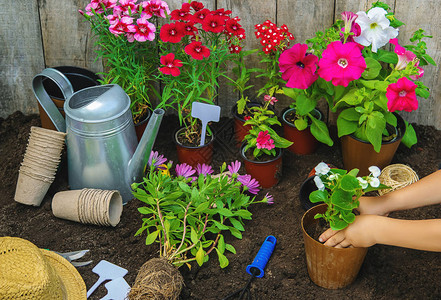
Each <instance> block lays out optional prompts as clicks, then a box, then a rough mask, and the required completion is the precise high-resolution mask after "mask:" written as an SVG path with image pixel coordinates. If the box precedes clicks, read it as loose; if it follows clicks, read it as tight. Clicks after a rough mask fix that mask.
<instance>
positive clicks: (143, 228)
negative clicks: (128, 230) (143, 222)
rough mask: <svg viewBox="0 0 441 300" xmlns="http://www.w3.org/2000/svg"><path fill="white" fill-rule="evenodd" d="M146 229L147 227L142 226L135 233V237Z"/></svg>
mask: <svg viewBox="0 0 441 300" xmlns="http://www.w3.org/2000/svg"><path fill="white" fill-rule="evenodd" d="M147 228H148V227H147V226H142V227H141V228H139V229H138V231H137V232H136V233H135V236H138V235H140V234H141V233H143V232H144V230H146V229H147Z"/></svg>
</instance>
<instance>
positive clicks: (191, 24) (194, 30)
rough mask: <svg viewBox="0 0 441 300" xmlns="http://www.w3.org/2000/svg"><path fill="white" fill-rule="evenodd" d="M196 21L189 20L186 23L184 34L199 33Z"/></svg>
mask: <svg viewBox="0 0 441 300" xmlns="http://www.w3.org/2000/svg"><path fill="white" fill-rule="evenodd" d="M194 24H195V23H194V22H193V21H189V22H187V23H184V34H185V35H195V34H196V33H198V29H197V28H196V26H194Z"/></svg>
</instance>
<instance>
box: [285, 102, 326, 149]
mask: <svg viewBox="0 0 441 300" xmlns="http://www.w3.org/2000/svg"><path fill="white" fill-rule="evenodd" d="M292 113H295V108H290V109H287V110H286V111H285V112H284V113H283V115H282V120H283V136H284V137H285V139H287V140H289V141H291V142H293V144H292V145H291V146H289V147H288V150H289V151H291V152H292V153H295V154H300V155H305V154H311V153H314V151H315V150H316V149H317V147H318V145H319V141H317V139H316V138H315V137H314V136H313V135H312V133H311V127H310V126H309V125H308V127H306V128H305V129H304V130H298V129H297V128H296V127H295V125H294V124H293V123H291V122H290V121H288V120H287V117H289V115H290V114H292ZM313 114H314V116H315V117H316V118H318V119H319V120H322V119H323V115H322V113H321V112H320V111H319V110H318V109H314V111H313Z"/></svg>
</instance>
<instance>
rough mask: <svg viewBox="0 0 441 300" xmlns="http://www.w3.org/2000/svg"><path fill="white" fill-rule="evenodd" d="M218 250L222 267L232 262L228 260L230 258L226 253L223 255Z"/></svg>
mask: <svg viewBox="0 0 441 300" xmlns="http://www.w3.org/2000/svg"><path fill="white" fill-rule="evenodd" d="M216 252H217V256H218V257H219V265H220V267H221V268H222V269H223V268H225V267H227V266H228V264H229V263H230V262H229V261H228V258H227V257H226V256H225V255H223V254H222V253H221V252H220V251H219V250H218V249H216Z"/></svg>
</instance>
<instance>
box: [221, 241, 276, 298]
mask: <svg viewBox="0 0 441 300" xmlns="http://www.w3.org/2000/svg"><path fill="white" fill-rule="evenodd" d="M276 242H277V240H276V238H275V237H274V236H272V235H269V236H267V237H266V239H265V241H264V242H263V244H262V246H260V249H259V252H257V254H256V256H255V257H254V260H253V262H252V263H251V265H248V266H247V268H246V271H247V273H248V274H250V275H251V277H250V278H249V279H248V281H247V283H246V284H245V286H244V287H243V288H240V289H238V290H237V291H235V292H233V293H231V294H230V295H228V296H227V297H225V298H223V299H222V300H226V299H233V298H234V297H235V296H237V295H239V298H237V299H244V298H243V297H245V295H246V297H247V298H246V299H251V295H250V290H249V286H250V283H251V281H252V280H253V279H254V277H257V278H261V277H263V274H264V269H265V266H266V264H267V263H268V260H269V259H270V257H271V255H272V254H273V251H274V247H275V246H276Z"/></svg>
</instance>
